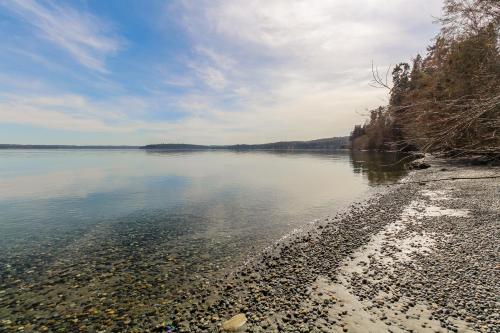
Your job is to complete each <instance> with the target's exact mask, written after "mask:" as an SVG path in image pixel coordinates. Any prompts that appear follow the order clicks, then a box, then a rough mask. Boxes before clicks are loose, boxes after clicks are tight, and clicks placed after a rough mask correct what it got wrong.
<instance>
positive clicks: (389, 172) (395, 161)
mask: <svg viewBox="0 0 500 333" xmlns="http://www.w3.org/2000/svg"><path fill="white" fill-rule="evenodd" d="M408 162H409V156H408V155H407V154H403V153H378V152H370V151H351V152H350V163H351V165H352V169H353V171H354V173H356V174H362V175H363V176H365V177H366V178H367V180H368V182H369V183H370V185H379V184H386V183H393V182H396V181H397V180H398V179H400V178H402V177H404V176H406V175H407V173H408V171H407V168H406V167H405V163H408Z"/></svg>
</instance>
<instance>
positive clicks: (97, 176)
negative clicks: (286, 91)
mask: <svg viewBox="0 0 500 333" xmlns="http://www.w3.org/2000/svg"><path fill="white" fill-rule="evenodd" d="M399 159H400V156H396V155H391V154H385V155H382V154H368V153H357V154H355V155H352V154H351V153H349V152H340V153H272V152H241V153H238V152H229V151H216V152H211V151H205V152H174V153H158V152H147V151H141V150H123V151H121V150H106V151H99V150H71V151H70V150H4V151H1V150H0V317H1V318H9V319H8V320H9V321H10V322H3V324H2V323H0V331H1V328H2V325H13V326H15V325H21V324H22V325H32V326H31V327H33V329H37V327H38V329H40V327H41V326H40V325H42V324H43V325H45V326H47V327H49V328H50V327H51V326H50V325H63V326H64V325H66V326H65V327H66V328H77V327H80V325H86V327H87V328H88V327H93V326H92V325H93V324H92V323H93V322H96V321H101V322H103V321H105V320H107V319H106V318H108V319H109V317H111V318H114V320H116V318H117V317H113V316H115V315H116V316H118V315H120V316H121V317H119V319H120V320H123V321H125V322H127V321H128V320H130V322H128V323H127V325H133V324H134V322H137V320H138V319H137V318H139V317H141V316H142V317H144V315H145V314H146V315H148V316H149V317H151V316H153V317H154V316H155V314H156V315H160V314H161V313H165V312H168V311H171V309H172V308H171V307H172V305H173V304H174V303H175V302H177V301H178V299H184V298H185V296H183V295H185V294H186V293H189V290H190V288H194V287H203V284H207V285H208V284H209V283H210V278H211V277H212V276H216V275H217V274H220V273H221V272H224V271H227V270H231V269H233V268H235V267H237V266H238V265H240V264H241V263H242V261H243V260H244V259H245V258H246V257H247V256H248V255H251V254H252V253H256V252H258V251H260V250H262V249H263V248H264V247H266V246H267V245H269V244H271V243H272V242H274V241H276V240H278V239H279V238H280V237H282V236H284V235H286V234H289V233H290V232H292V231H293V230H294V229H295V228H299V227H300V226H302V225H304V224H307V223H309V222H311V221H314V220H315V219H320V218H324V217H326V216H328V215H331V214H333V213H335V212H336V211H338V210H339V209H341V208H343V207H345V206H346V205H348V204H349V203H350V202H352V201H354V200H358V199H361V198H363V196H365V195H366V194H367V193H368V192H370V191H376V189H373V187H374V186H373V185H377V184H381V183H382V184H383V183H384V182H392V181H395V180H396V179H397V178H399V177H401V176H403V175H404V174H405V171H404V170H403V169H402V167H401V166H400V165H398V164H396V165H394V164H392V163H394V162H396V161H398V160H399ZM382 165H388V166H382ZM109 309H112V311H118V310H117V309H120V311H121V313H118V312H117V313H115V312H113V313H112V314H110V313H108V312H106V311H108V310H109ZM113 309H114V310H113ZM71 316H73V317H74V318H78V320H77V321H75V322H71V321H68V320H67V318H69V317H71ZM73 317H72V318H73ZM37 318H38V319H37ZM62 318H66V319H64V320H63V319H62ZM82 318H84V319H85V318H86V319H87V320H86V321H85V320H84V322H86V323H85V324H82V320H83V319H82ZM62 322H64V324H61V323H62ZM5 327H7V326H4V328H5ZM95 327H98V326H95ZM80 329H81V327H80Z"/></svg>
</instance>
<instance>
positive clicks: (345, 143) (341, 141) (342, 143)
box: [0, 136, 349, 151]
mask: <svg viewBox="0 0 500 333" xmlns="http://www.w3.org/2000/svg"><path fill="white" fill-rule="evenodd" d="M348 147H349V137H348V136H342V137H332V138H325V139H317V140H310V141H280V142H273V143H264V144H236V145H196V144H184V143H180V144H177V143H167V144H164V143H162V144H150V145H145V146H128V145H118V146H113V145H81V146H80V145H33V144H0V149H145V150H153V151H181V150H240V151H241V150H339V149H348Z"/></svg>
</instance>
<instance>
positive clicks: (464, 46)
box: [351, 0, 500, 160]
mask: <svg viewBox="0 0 500 333" xmlns="http://www.w3.org/2000/svg"><path fill="white" fill-rule="evenodd" d="M437 22H438V23H440V25H441V31H440V32H439V34H438V35H437V36H436V37H435V39H434V41H433V44H432V45H430V46H429V47H428V48H427V53H426V54H425V55H424V56H421V55H417V56H416V57H415V58H414V59H413V61H412V64H411V65H410V64H409V63H406V62H401V63H399V64H397V65H396V66H394V67H393V68H392V71H391V67H389V68H388V69H387V71H386V72H385V75H384V73H381V72H379V70H378V68H376V67H374V66H373V65H372V73H373V82H372V85H373V86H375V87H377V88H383V89H387V90H388V93H389V103H388V104H387V105H385V106H379V107H378V108H375V109H373V110H371V111H369V119H368V120H367V121H366V122H365V124H363V125H356V126H355V127H354V129H353V130H352V132H351V142H352V148H353V149H369V150H394V149H396V150H401V151H414V150H419V151H421V152H423V153H432V154H435V155H441V156H447V157H467V156H478V155H479V156H483V157H484V158H487V159H489V160H498V159H500V136H499V131H498V129H499V128H500V45H499V42H500V38H499V34H500V4H499V2H498V1H496V0H471V1H462V0H445V1H444V7H443V16H442V17H441V18H440V19H438V20H437ZM389 77H391V78H392V85H391V84H390V83H389V82H388V81H389Z"/></svg>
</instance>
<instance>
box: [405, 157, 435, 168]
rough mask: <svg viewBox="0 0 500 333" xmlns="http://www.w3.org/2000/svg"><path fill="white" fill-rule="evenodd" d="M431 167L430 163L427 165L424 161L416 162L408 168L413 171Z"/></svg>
mask: <svg viewBox="0 0 500 333" xmlns="http://www.w3.org/2000/svg"><path fill="white" fill-rule="evenodd" d="M430 167H431V165H430V164H429V163H426V162H425V161H424V160H423V159H419V160H415V161H413V162H411V163H410V164H408V168H409V169H411V170H423V169H427V168H430Z"/></svg>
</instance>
